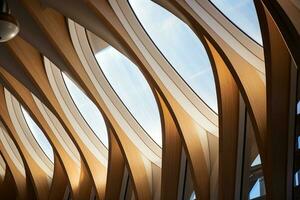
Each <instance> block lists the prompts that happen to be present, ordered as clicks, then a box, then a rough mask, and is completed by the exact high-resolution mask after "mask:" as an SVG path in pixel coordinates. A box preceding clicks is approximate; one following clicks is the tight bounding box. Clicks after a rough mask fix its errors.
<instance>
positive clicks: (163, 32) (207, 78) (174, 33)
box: [129, 0, 218, 112]
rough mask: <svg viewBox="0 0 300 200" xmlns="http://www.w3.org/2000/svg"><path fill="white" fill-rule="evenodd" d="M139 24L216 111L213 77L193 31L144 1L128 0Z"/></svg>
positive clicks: (165, 12)
mask: <svg viewBox="0 0 300 200" xmlns="http://www.w3.org/2000/svg"><path fill="white" fill-rule="evenodd" d="M129 2H130V5H131V6H132V8H133V10H134V12H135V14H136V15H137V17H138V19H139V21H140V22H141V24H142V26H143V27H144V28H145V30H146V32H147V33H148V34H149V36H150V38H151V39H152V40H153V42H154V43H155V45H156V46H157V47H158V48H159V50H160V51H161V52H162V54H163V55H164V56H165V57H166V59H167V60H168V61H169V62H170V64H171V65H172V66H173V67H174V68H175V70H176V71H177V72H178V73H179V74H180V76H181V77H182V78H183V79H184V80H185V81H186V82H187V84H188V85H189V86H190V87H191V88H192V89H193V90H194V91H195V93H196V94H197V95H198V96H199V97H200V98H201V99H202V100H203V101H204V102H205V103H206V104H208V105H209V106H210V107H211V108H212V109H213V110H214V111H215V112H217V110H218V107H217V98H216V90H215V84H214V77H213V73H212V69H211V65H210V61H209V59H208V56H207V53H206V51H205V49H204V47H203V45H202V43H201V41H200V40H199V39H198V37H197V36H196V35H195V33H194V32H193V31H192V30H191V29H190V28H189V27H188V26H187V25H186V24H185V23H183V22H182V21H181V20H179V19H178V18H177V17H175V16H174V15H173V14H171V13H170V12H168V11H167V10H165V9H164V8H162V7H161V6H159V5H157V4H155V3H153V2H152V1H148V0H129Z"/></svg>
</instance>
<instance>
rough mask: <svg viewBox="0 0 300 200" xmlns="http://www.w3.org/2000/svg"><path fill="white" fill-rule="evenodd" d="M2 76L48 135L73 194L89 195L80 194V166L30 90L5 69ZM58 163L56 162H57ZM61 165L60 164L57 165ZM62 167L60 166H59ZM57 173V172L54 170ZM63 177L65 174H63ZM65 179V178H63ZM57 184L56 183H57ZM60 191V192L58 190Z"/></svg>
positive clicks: (76, 196) (2, 70)
mask: <svg viewBox="0 0 300 200" xmlns="http://www.w3.org/2000/svg"><path fill="white" fill-rule="evenodd" d="M0 74H1V75H0V76H1V77H2V79H3V82H4V84H6V87H7V88H8V89H9V90H10V91H11V92H12V93H13V94H14V96H15V97H16V98H17V99H18V101H19V102H21V103H22V104H23V106H25V107H26V108H27V110H28V112H29V113H30V115H31V116H32V118H33V119H34V120H35V121H36V123H37V124H38V126H39V127H40V128H41V130H42V131H43V133H45V134H46V137H47V138H48V140H49V142H50V144H51V145H52V147H53V151H54V152H55V154H56V157H57V159H58V160H57V163H58V164H59V165H61V164H60V162H61V163H62V166H61V167H63V170H64V173H65V174H66V175H67V177H68V184H70V186H71V191H72V196H73V197H74V198H75V199H76V198H78V199H84V198H88V197H89V193H87V194H84V193H80V194H82V195H86V196H78V194H79V190H80V189H81V188H80V187H78V185H81V183H80V180H81V179H80V166H78V164H77V163H76V162H75V161H74V160H73V159H72V158H71V157H70V156H69V155H68V154H67V152H66V151H65V149H64V147H63V146H62V144H61V143H60V142H59V141H58V139H57V138H56V136H55V134H54V133H53V131H52V130H51V128H50V127H49V125H48V123H47V121H46V120H45V118H44V117H43V115H42V113H41V112H40V111H39V109H38V107H37V105H36V104H35V101H34V99H33V97H32V94H31V93H30V91H29V90H28V89H27V88H26V87H24V86H23V85H22V84H21V83H20V82H19V81H17V80H16V79H15V78H14V77H13V76H12V75H10V74H9V73H8V72H6V71H5V70H4V69H0ZM55 165H56V164H55ZM56 167H59V166H56ZM59 169H60V168H59ZM54 175H55V172H54ZM62 178H63V176H62ZM54 179H55V176H53V180H54ZM62 181H63V179H62ZM55 184H56V183H55ZM59 189H61V190H63V191H61V193H64V192H65V188H59ZM56 193H58V192H56Z"/></svg>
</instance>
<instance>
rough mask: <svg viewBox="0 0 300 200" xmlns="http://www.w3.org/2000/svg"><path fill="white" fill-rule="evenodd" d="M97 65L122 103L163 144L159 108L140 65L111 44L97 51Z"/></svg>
mask: <svg viewBox="0 0 300 200" xmlns="http://www.w3.org/2000/svg"><path fill="white" fill-rule="evenodd" d="M95 57H96V59H97V61H98V64H99V66H100V68H101V70H102V72H103V74H104V75H105V77H106V78H107V80H108V81H109V83H110V84H111V86H112V88H113V89H114V90H115V92H116V93H117V95H118V96H119V97H120V99H121V100H122V102H123V103H124V104H125V106H126V107H127V108H128V110H129V111H130V112H131V114H132V115H133V116H134V117H135V119H136V120H137V122H139V124H140V125H141V127H143V129H144V130H145V131H146V132H147V133H148V135H149V136H150V137H151V138H152V139H153V140H154V141H155V142H156V143H157V144H158V145H159V146H162V133H161V125H160V116H159V111H158V107H157V104H156V101H155V98H154V95H153V93H152V91H151V88H150V86H149V85H148V83H147V81H146V79H145V77H144V76H143V74H142V73H141V72H140V70H139V69H138V67H137V66H136V65H135V64H133V63H132V62H131V61H130V60H129V59H128V58H127V57H125V56H124V55H123V54H121V53H120V52H119V51H117V50H116V49H114V48H113V47H111V46H108V47H106V48H103V49H101V50H100V51H99V52H96V54H95Z"/></svg>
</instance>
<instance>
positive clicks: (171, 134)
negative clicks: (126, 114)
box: [156, 91, 182, 199]
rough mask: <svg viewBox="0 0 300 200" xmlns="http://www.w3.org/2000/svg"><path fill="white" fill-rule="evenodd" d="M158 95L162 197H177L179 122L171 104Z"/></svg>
mask: <svg viewBox="0 0 300 200" xmlns="http://www.w3.org/2000/svg"><path fill="white" fill-rule="evenodd" d="M156 95H157V97H156V98H157V99H158V100H159V101H160V103H159V105H160V107H159V108H160V113H161V116H162V117H161V121H162V122H161V124H162V129H163V130H162V133H163V138H162V139H163V140H162V141H163V152H162V170H161V171H162V172H161V174H162V175H161V192H160V193H161V199H177V198H178V187H179V174H180V165H181V162H180V161H181V150H182V141H181V138H180V135H179V129H178V122H177V121H176V118H175V116H174V113H173V112H172V109H171V108H170V105H169V104H167V101H166V99H163V97H162V96H161V95H160V94H159V93H158V92H157V91H156Z"/></svg>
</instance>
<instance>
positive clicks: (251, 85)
mask: <svg viewBox="0 0 300 200" xmlns="http://www.w3.org/2000/svg"><path fill="white" fill-rule="evenodd" d="M156 2H157V3H159V4H160V5H162V6H164V7H165V8H166V9H168V10H169V11H170V12H172V13H173V14H175V15H177V16H178V17H179V18H180V19H182V20H183V21H185V22H186V23H187V24H188V25H189V26H190V27H191V28H192V29H193V30H194V31H195V33H196V34H197V35H198V36H199V38H201V37H202V35H204V36H205V37H206V38H207V40H208V41H209V42H210V43H211V44H212V45H213V46H214V48H215V49H216V50H217V52H218V53H219V54H220V55H221V57H222V59H223V60H224V62H225V64H226V66H227V68H228V69H229V71H230V73H231V74H232V77H233V78H234V80H235V82H236V84H237V86H238V88H239V91H240V93H241V94H242V97H243V99H244V101H245V103H246V106H247V108H248V110H249V113H250V117H251V120H252V122H253V124H254V129H255V132H256V138H257V142H258V146H259V150H260V153H261V155H262V159H264V156H263V154H264V152H263V149H264V147H263V144H264V142H263V141H264V138H265V135H266V128H267V127H266V126H267V125H266V92H265V84H264V82H263V80H262V79H261V77H260V76H261V74H260V73H259V72H258V71H257V70H256V68H257V67H256V66H253V65H251V64H250V63H249V62H247V61H246V60H245V59H243V58H242V57H241V56H239V55H238V53H237V52H236V49H232V48H231V47H230V46H229V45H228V44H227V43H226V42H225V41H223V40H222V38H220V37H219V36H218V35H217V34H216V33H215V32H214V30H212V29H211V27H209V26H208V25H207V24H206V23H205V22H204V21H203V19H201V18H200V17H199V16H198V15H197V13H195V12H194V10H192V8H191V7H190V6H189V5H188V4H187V3H186V2H184V1H180V0H176V1H172V2H166V1H161V0H156ZM195 9H196V8H195ZM250 77H251V78H250Z"/></svg>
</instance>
